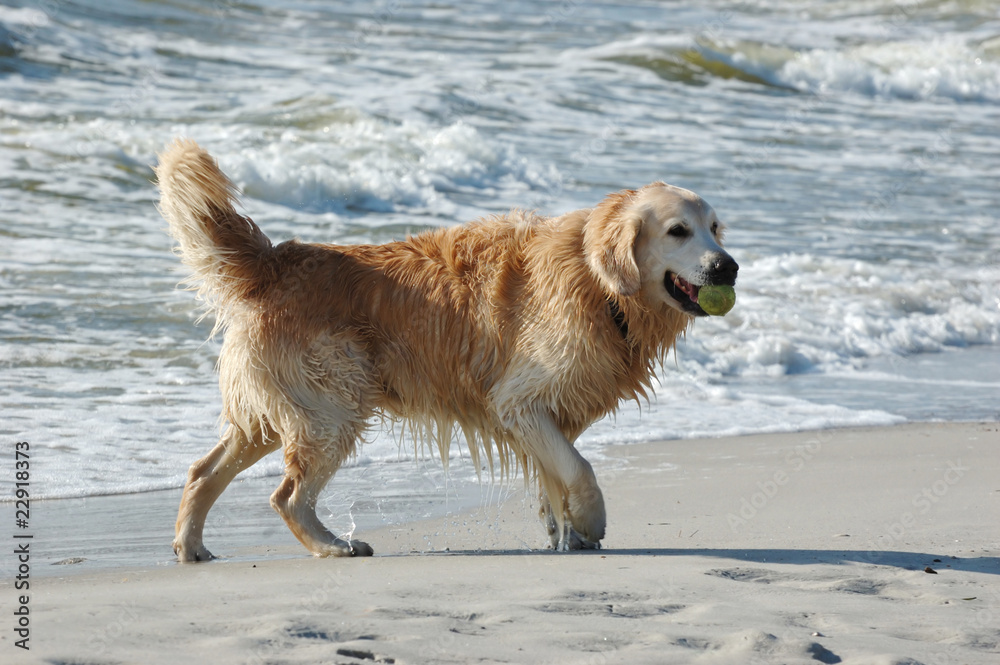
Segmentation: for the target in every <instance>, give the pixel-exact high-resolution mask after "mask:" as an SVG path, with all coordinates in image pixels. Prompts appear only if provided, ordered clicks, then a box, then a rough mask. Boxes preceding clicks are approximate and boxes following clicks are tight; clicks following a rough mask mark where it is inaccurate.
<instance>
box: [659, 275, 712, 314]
mask: <svg viewBox="0 0 1000 665" xmlns="http://www.w3.org/2000/svg"><path fill="white" fill-rule="evenodd" d="M663 286H664V287H666V289H667V293H668V294H669V295H670V297H671V298H673V299H674V300H676V301H677V302H678V303H679V304H680V306H681V309H683V310H684V311H686V312H690V313H691V314H694V315H695V316H707V315H708V314H707V312H705V310H703V309H702V308H701V306H700V305H698V289H700V288H701V287H700V286H698V285H696V284H692V283H691V282H689V281H687V280H686V279H684V278H683V277H681V276H680V275H678V274H676V273H672V272H668V273H667V274H666V275H664V277H663Z"/></svg>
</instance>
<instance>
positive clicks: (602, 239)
mask: <svg viewBox="0 0 1000 665" xmlns="http://www.w3.org/2000/svg"><path fill="white" fill-rule="evenodd" d="M633 194H635V192H634V191H631V190H628V191H625V192H618V193H616V194H612V195H610V196H608V197H607V198H606V199H604V201H602V202H601V203H600V205H598V206H597V207H596V208H594V209H593V210H592V211H591V213H590V217H589V218H588V219H587V224H586V226H585V227H584V230H583V251H584V253H585V254H586V256H587V264H588V265H589V266H590V269H591V270H592V271H593V273H594V274H595V275H596V276H597V279H598V280H599V281H600V282H601V284H602V285H603V286H604V288H605V289H607V290H608V291H610V292H611V293H614V294H616V295H620V296H630V295H633V294H634V293H636V292H637V291H638V290H639V287H640V286H641V285H642V284H641V279H640V276H639V265H638V263H636V260H635V243H636V240H637V239H638V238H639V230H640V229H641V228H642V224H643V219H644V216H643V214H642V212H643V211H642V210H638V209H636V208H635V207H633V206H630V205H628V204H629V203H630V201H629V199H630V198H631V195H633Z"/></svg>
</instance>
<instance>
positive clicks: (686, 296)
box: [663, 252, 740, 316]
mask: <svg viewBox="0 0 1000 665" xmlns="http://www.w3.org/2000/svg"><path fill="white" fill-rule="evenodd" d="M739 270H740V266H739V264H738V263H736V261H735V260H733V257H731V256H729V255H728V254H726V253H725V252H719V253H718V254H716V255H715V256H714V257H713V258H712V260H711V261H710V262H709V264H708V265H707V266H706V267H705V268H704V269H703V270H701V271H699V272H698V274H697V275H693V276H691V279H692V280H693V281H697V282H699V283H698V284H695V283H693V281H688V280H686V279H684V278H683V277H681V276H680V275H678V274H677V273H673V272H667V274H666V275H664V276H663V286H664V288H665V289H666V290H667V294H669V295H670V297H671V298H673V299H674V300H676V301H677V302H678V303H679V304H680V306H681V309H683V310H684V311H685V312H687V313H688V314H691V315H692V316H708V313H707V312H705V310H703V309H702V308H701V306H699V305H698V290H699V289H700V288H701V287H702V286H708V285H713V286H715V285H718V286H735V285H736V273H738V272H739Z"/></svg>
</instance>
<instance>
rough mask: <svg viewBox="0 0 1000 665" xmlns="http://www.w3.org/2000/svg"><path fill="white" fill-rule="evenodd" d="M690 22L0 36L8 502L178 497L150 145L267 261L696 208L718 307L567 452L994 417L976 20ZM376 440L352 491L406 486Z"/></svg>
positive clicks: (81, 5)
mask: <svg viewBox="0 0 1000 665" xmlns="http://www.w3.org/2000/svg"><path fill="white" fill-rule="evenodd" d="M700 4H701V6H700V7H698V8H692V7H686V6H683V5H681V4H678V3H652V2H650V3H641V2H640V3H634V4H627V5H626V4H621V5H619V4H617V3H599V4H593V3H577V2H572V1H570V2H563V3H559V4H555V5H552V6H551V8H550V9H548V10H546V11H547V13H539V9H538V6H537V5H536V4H534V3H526V2H513V3H505V4H503V5H502V6H494V4H492V3H441V2H438V3H433V4H404V3H401V2H396V1H395V0H392V1H390V2H389V3H386V4H381V5H377V6H375V7H374V8H372V7H369V6H368V5H366V4H362V3H357V4H342V3H330V2H319V1H315V2H309V1H301V2H294V3H278V2H259V3H239V4H236V3H228V2H217V3H214V4H209V5H205V4H202V3H195V2H143V3H138V2H125V1H121V2H100V3H98V2H48V3H44V4H35V3H30V2H27V3H20V4H18V3H15V6H5V7H3V8H0V312H2V316H0V373H2V376H3V382H2V383H0V404H2V409H3V420H2V423H0V435H2V437H3V439H5V440H9V441H13V440H28V441H30V442H31V443H32V445H33V448H34V451H35V454H36V455H37V459H38V462H37V466H36V467H35V469H36V471H35V476H34V481H35V490H36V494H37V495H39V496H48V497H70V496H89V495H96V494H105V493H122V492H125V493H127V492H134V491H142V490H149V489H157V488H161V489H162V488H171V487H178V486H180V485H181V484H182V482H183V477H184V473H185V470H186V468H187V465H188V464H189V463H190V462H191V461H192V460H193V459H195V458H196V457H198V456H200V455H201V454H203V453H204V452H205V451H207V450H208V449H209V447H210V446H211V445H212V444H213V443H214V438H215V436H216V432H217V430H216V419H217V416H218V412H219V397H218V388H217V385H216V378H215V375H214V371H213V365H214V362H215V359H216V354H217V352H218V342H217V341H210V342H206V341H205V338H206V337H207V335H208V332H209V330H210V327H211V326H210V322H204V323H202V324H201V325H200V326H196V325H195V319H196V318H197V316H198V310H197V306H196V303H195V302H194V299H193V296H192V294H190V293H188V292H185V291H183V290H179V289H177V288H175V286H176V283H177V282H178V281H179V280H180V279H181V278H182V277H183V273H181V272H180V269H179V262H178V261H177V259H176V257H174V256H172V255H171V252H170V241H169V239H168V238H167V237H166V235H165V233H164V226H165V223H164V222H163V221H162V219H160V217H159V216H158V214H157V212H156V210H155V201H156V192H155V189H154V187H153V185H152V184H151V180H152V177H153V176H152V172H151V170H150V165H151V164H153V163H155V154H156V152H157V151H158V150H160V149H162V147H163V146H164V145H165V144H166V143H167V142H169V141H170V140H171V139H172V138H173V137H175V136H178V135H185V136H190V137H193V138H195V139H196V140H198V141H199V142H201V143H202V144H203V145H204V146H205V147H206V148H208V149H209V150H210V151H211V152H212V153H213V154H215V155H216V156H217V157H218V158H219V160H220V162H221V164H222V166H223V168H224V169H225V170H226V171H227V172H228V173H229V174H230V175H231V176H232V177H233V179H234V180H235V181H236V182H237V184H238V185H239V186H240V187H241V188H242V189H243V191H244V192H245V197H244V204H245V208H246V210H247V212H248V214H250V215H251V216H252V217H254V218H255V219H256V221H257V222H258V223H260V224H261V226H262V227H263V228H264V229H265V230H266V231H267V232H268V234H269V235H270V236H271V237H272V238H273V239H275V240H276V241H280V240H284V239H287V238H291V237H299V238H302V239H303V240H309V241H333V242H371V241H384V240H388V239H390V238H398V237H401V236H403V235H405V234H406V233H407V232H413V231H419V230H421V229H424V228H429V227H437V226H442V225H449V224H454V223H458V222H462V221H466V220H469V219H473V218H475V217H477V216H479V215H483V214H487V213H491V212H495V211H498V210H504V209H507V208H508V207H510V206H520V207H526V208H537V209H539V210H541V211H543V212H545V213H560V212H563V211H566V210H570V209H574V208H580V207H587V206H591V205H593V204H594V203H595V202H596V201H598V200H599V199H600V198H601V197H602V196H603V195H604V194H606V193H607V192H609V191H613V190H616V189H620V188H624V187H634V186H638V185H641V184H643V183H646V182H649V181H652V180H658V179H663V180H666V181H667V182H671V183H673V184H677V185H680V186H684V187H688V188H690V189H693V190H695V191H697V192H699V193H701V194H702V195H703V196H704V197H705V198H706V199H708V201H709V202H710V203H711V204H712V205H713V206H714V207H715V208H716V210H717V211H718V213H719V215H720V217H722V218H723V220H725V221H726V222H727V224H728V225H729V228H730V230H729V232H728V235H727V246H728V247H729V248H730V249H731V252H732V254H733V255H734V256H735V257H736V259H737V260H738V261H739V262H740V265H741V270H740V278H739V284H738V298H739V300H738V303H737V306H736V308H735V309H734V310H733V311H732V312H731V313H730V314H729V315H727V316H726V317H724V318H712V319H708V320H700V321H698V323H697V325H696V326H695V327H694V330H693V331H692V332H691V333H690V334H689V335H688V337H687V339H686V340H684V341H683V342H682V343H681V344H680V345H679V347H678V350H677V357H676V360H674V359H673V358H671V360H670V361H669V362H668V363H667V366H666V367H665V368H664V369H663V371H662V375H661V378H660V388H659V390H658V397H657V398H656V400H655V401H654V402H653V403H652V404H650V405H649V406H646V405H643V407H642V409H641V410H640V409H639V408H637V407H636V406H635V405H625V406H624V407H623V408H622V410H621V411H620V412H619V414H618V415H617V417H616V418H614V419H608V420H606V421H603V422H601V423H598V424H597V425H595V427H594V428H593V429H592V430H591V431H590V432H588V433H587V434H586V435H585V436H584V438H583V440H582V441H581V445H582V446H584V447H585V448H587V449H588V450H589V453H588V454H591V455H593V454H597V453H599V450H600V447H601V446H602V445H604V444H607V443H611V442H619V441H645V440H656V439H666V438H677V437H692V436H704V435H708V436H711V435H718V434H723V433H739V432H754V431H781V430H793V429H801V428H807V427H836V426H844V425H856V424H878V423H892V422H898V421H901V420H903V419H911V420H924V419H941V420H973V419H995V418H1000V378H998V377H1000V372H998V371H997V369H998V366H1000V364H998V361H1000V258H998V257H1000V225H998V223H997V221H998V220H997V210H998V209H1000V205H998V204H1000V194H998V190H997V182H998V176H1000V158H998V155H1000V131H998V127H1000V109H998V104H1000V11H998V10H997V8H996V5H995V3H992V2H975V1H967V2H943V1H942V2H930V3H927V2H923V3H919V5H918V4H916V3H908V2H888V1H878V0H874V1H867V0H866V1H864V2H862V1H860V0H858V1H842V2H819V1H814V2H791V1H788V2H778V3H766V5H765V4H764V3H746V2H741V3H737V2H724V1H717V2H709V3H700ZM372 439H373V440H372V442H371V443H370V444H369V445H367V446H365V447H364V449H363V452H362V455H361V457H360V459H359V460H358V462H357V464H358V466H359V468H360V469H362V470H363V469H365V468H370V469H372V471H371V474H370V478H371V480H370V485H371V487H372V488H374V487H378V486H380V485H381V484H383V483H384V482H385V479H386V478H401V479H402V482H404V483H411V484H413V485H414V486H417V485H418V484H419V483H422V482H430V481H427V480H426V479H427V477H428V476H427V474H428V472H426V471H425V470H423V469H424V467H420V466H415V465H413V464H410V463H406V462H405V460H407V459H408V458H410V457H412V447H413V446H412V443H411V442H403V444H402V445H399V444H398V438H397V437H396V436H395V435H393V434H378V435H373V437H372ZM458 451H459V448H457V447H456V453H455V454H456V455H458V454H459V452H458ZM398 459H402V460H404V463H403V464H392V465H389V466H388V467H386V466H384V465H376V464H375V463H376V462H380V461H386V460H398ZM280 464H281V463H280V460H279V459H277V457H274V458H271V459H268V460H266V461H265V462H263V463H262V464H260V465H259V466H258V468H254V469H252V470H251V471H250V472H249V473H250V474H251V475H265V474H275V473H279V472H280V470H281V467H280ZM453 468H454V471H453V473H454V474H457V477H458V479H459V480H462V479H465V478H471V477H473V476H474V473H473V471H472V470H471V469H470V468H469V466H468V465H463V464H462V463H461V462H460V461H456V464H455V465H453ZM376 469H378V470H377V471H376ZM362 476H364V474H362ZM0 482H3V483H9V482H10V480H9V479H8V478H6V477H4V478H2V480H0ZM433 482H437V481H433ZM334 495H335V492H334V491H333V490H331V494H330V497H331V498H328V503H330V506H329V512H331V513H333V514H342V513H343V511H342V509H341V508H339V507H337V506H335V505H333V504H334V503H337V502H338V501H340V499H334V498H332V497H334ZM338 505H339V504H338Z"/></svg>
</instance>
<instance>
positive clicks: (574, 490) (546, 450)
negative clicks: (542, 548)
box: [514, 412, 607, 550]
mask: <svg viewBox="0 0 1000 665" xmlns="http://www.w3.org/2000/svg"><path fill="white" fill-rule="evenodd" d="M514 429H515V431H516V432H517V434H518V437H519V438H520V439H521V445H522V446H523V447H524V449H525V451H526V452H528V453H529V454H530V455H531V458H532V460H533V462H534V463H535V465H536V466H537V472H538V484H539V489H540V492H539V494H540V496H539V498H540V500H541V509H540V513H541V517H542V521H543V522H544V524H545V527H546V530H547V532H548V535H549V538H550V539H551V541H552V546H553V547H554V548H555V549H557V550H570V549H594V548H598V547H600V541H601V539H602V538H604V529H605V526H606V522H607V517H606V514H605V511H604V496H603V494H601V488H600V487H598V485H597V477H596V476H595V475H594V469H593V467H592V466H591V465H590V463H589V462H588V461H587V460H585V459H584V458H583V456H582V455H580V453H579V452H577V450H576V448H574V447H573V444H572V443H570V441H569V439H567V438H566V436H565V435H564V434H563V433H562V431H560V429H559V427H558V426H557V425H556V422H555V420H554V419H553V418H552V416H551V415H549V414H548V413H547V412H545V413H541V414H537V413H536V414H533V415H531V416H528V417H523V416H522V417H520V418H518V423H517V425H516V427H515V428H514ZM567 517H568V518H569V520H568V523H567V520H566V518H567Z"/></svg>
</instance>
